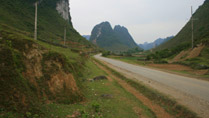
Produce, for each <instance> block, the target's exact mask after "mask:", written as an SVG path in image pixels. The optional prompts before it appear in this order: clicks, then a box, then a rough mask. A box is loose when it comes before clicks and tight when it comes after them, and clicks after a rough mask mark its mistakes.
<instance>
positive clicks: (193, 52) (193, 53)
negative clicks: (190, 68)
mask: <svg viewBox="0 0 209 118" xmlns="http://www.w3.org/2000/svg"><path fill="white" fill-rule="evenodd" d="M204 47H205V46H204V45H198V46H197V47H195V48H194V49H189V50H186V51H182V52H180V53H179V54H178V55H177V56H175V57H174V58H173V59H172V60H171V61H170V63H173V62H177V61H184V60H186V59H191V58H195V57H197V56H199V55H200V53H201V51H202V50H203V48H204Z"/></svg>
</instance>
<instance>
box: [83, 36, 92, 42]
mask: <svg viewBox="0 0 209 118" xmlns="http://www.w3.org/2000/svg"><path fill="white" fill-rule="evenodd" d="M82 36H83V37H84V38H85V39H86V40H88V41H89V40H90V37H91V35H82Z"/></svg>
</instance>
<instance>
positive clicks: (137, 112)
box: [133, 107, 146, 118]
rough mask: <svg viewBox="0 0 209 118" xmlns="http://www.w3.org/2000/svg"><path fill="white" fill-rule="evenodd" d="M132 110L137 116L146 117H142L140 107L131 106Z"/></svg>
mask: <svg viewBox="0 0 209 118" xmlns="http://www.w3.org/2000/svg"><path fill="white" fill-rule="evenodd" d="M133 110H134V112H135V113H136V114H138V116H139V118H146V117H144V116H143V115H142V114H141V113H142V109H141V108H139V107H133Z"/></svg>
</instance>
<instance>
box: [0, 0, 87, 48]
mask: <svg viewBox="0 0 209 118" xmlns="http://www.w3.org/2000/svg"><path fill="white" fill-rule="evenodd" d="M41 1H42V2H40V4H39V5H38V39H39V40H44V41H47V42H53V43H57V44H63V37H64V36H63V35H64V27H65V26H66V29H67V38H66V40H67V44H68V45H69V46H70V47H72V46H75V45H76V44H77V43H76V42H79V44H86V45H90V43H88V41H86V40H85V39H84V38H83V37H82V36H80V35H79V33H78V32H77V31H76V30H75V29H74V28H73V26H72V23H71V17H70V13H69V1H68V0H41ZM0 3H1V4H0V16H1V18H0V25H2V24H6V25H9V26H11V27H14V28H16V29H19V30H21V31H25V32H27V35H28V36H29V37H33V32H34V17H35V6H34V3H35V0H0ZM73 42H75V43H73ZM79 44H77V45H76V46H78V45H79Z"/></svg>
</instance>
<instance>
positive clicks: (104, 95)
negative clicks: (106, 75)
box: [101, 94, 113, 99]
mask: <svg viewBox="0 0 209 118" xmlns="http://www.w3.org/2000/svg"><path fill="white" fill-rule="evenodd" d="M101 97H102V98H106V99H111V98H113V95H111V94H102V95H101Z"/></svg>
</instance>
